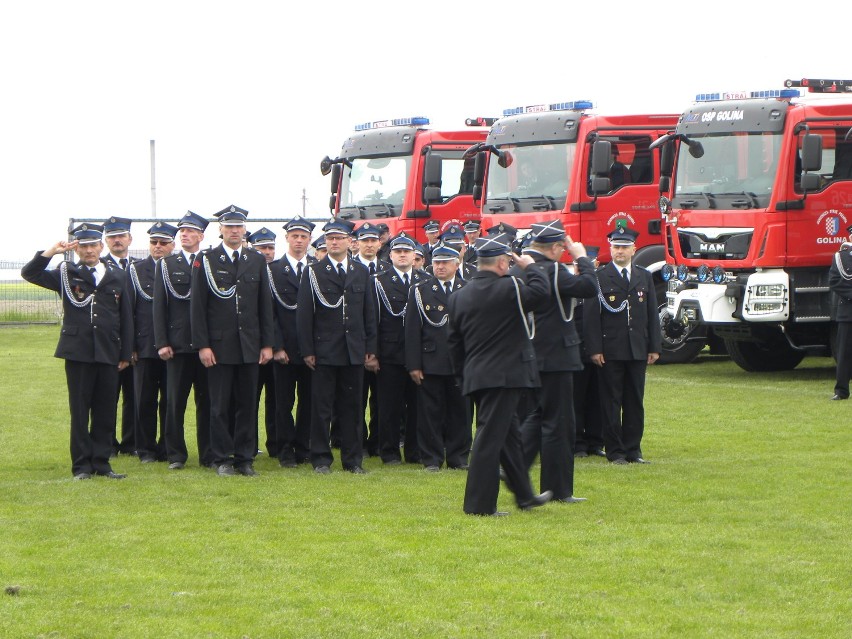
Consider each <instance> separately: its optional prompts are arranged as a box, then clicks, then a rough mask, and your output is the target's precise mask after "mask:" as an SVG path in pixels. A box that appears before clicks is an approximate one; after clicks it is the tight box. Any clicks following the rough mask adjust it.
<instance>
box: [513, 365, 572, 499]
mask: <svg viewBox="0 0 852 639" xmlns="http://www.w3.org/2000/svg"><path fill="white" fill-rule="evenodd" d="M539 375H540V376H541V388H539V389H538V391H537V392H536V394H535V397H536V406H535V407H534V409H533V410H532V411H531V412H530V413H529V414H528V415H527V417H526V419H524V421H523V424H522V426H521V437H522V440H523V446H524V462H525V464H526V466H527V468H528V469H529V467H530V466H531V465H532V463H533V461H535V457H536V455H537V454H539V452H540V453H541V480H540V483H541V486H540V488H541V491H542V492H544V491H545V490H552V491H553V497H554V499H564V498H566V497H571V496H572V495H573V494H574V428H575V426H574V405H573V402H572V395H573V374H572V373H571V372H570V371H556V372H541V373H539Z"/></svg>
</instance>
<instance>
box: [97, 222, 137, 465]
mask: <svg viewBox="0 0 852 639" xmlns="http://www.w3.org/2000/svg"><path fill="white" fill-rule="evenodd" d="M131 223H132V220H130V219H129V218H126V217H116V216H113V217H111V218H109V220H107V221H106V223H104V242H105V243H106V245H107V254H106V255H104V256H103V257H102V258H101V261H102V262H103V263H104V264H105V265H106V267H107V268H109V269H120V270H121V271H124V273H125V274H126V273H127V267H128V266H130V264H131V262H133V258H131V257H130V253H129V250H130V244H131V243H132V242H133V236H132V235H131V234H130V226H131ZM118 385H119V387H118V393H119V395H120V396H121V439H120V440H119V439H118V438H116V437H114V438H113V453H114V454H116V453H120V454H122V455H135V454H136V441H135V439H134V438H135V435H136V407H135V406H134V404H133V401H134V397H135V396H136V393H135V392H134V391H133V368H132V367H131V368H126V369H124V370H123V371H121V372H120V373H119V374H118Z"/></svg>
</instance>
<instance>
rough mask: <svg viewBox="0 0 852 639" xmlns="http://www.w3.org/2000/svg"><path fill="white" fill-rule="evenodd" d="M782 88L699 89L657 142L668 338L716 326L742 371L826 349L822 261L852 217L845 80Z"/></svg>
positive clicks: (851, 102)
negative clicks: (693, 100) (693, 101)
mask: <svg viewBox="0 0 852 639" xmlns="http://www.w3.org/2000/svg"><path fill="white" fill-rule="evenodd" d="M786 87H787V88H785V89H781V90H774V91H760V92H750V93H749V92H735V93H716V94H706V95H699V96H698V97H697V100H696V104H695V105H694V106H693V107H692V108H690V109H688V110H687V111H686V112H685V113H684V114H683V115H682V116H681V118H680V121H679V122H678V125H677V128H676V130H675V131H674V132H673V133H672V134H670V135H668V136H664V137H663V138H661V139H660V140H658V141H657V142H656V143H655V144H654V145H653V146H659V147H660V148H661V151H662V152H661V163H662V168H661V172H662V174H663V178H662V180H661V182H660V190H661V193H663V195H662V197H661V198H660V212H661V213H662V215H663V219H664V228H663V232H664V237H665V245H666V261H667V263H668V264H667V266H666V267H664V272H663V275H664V277H665V278H667V280H668V282H669V291H668V294H667V298H668V299H667V308H666V309H665V311H664V312H662V313H661V316H660V317H661V323H662V328H663V332H664V335H666V336H668V338H669V339H677V340H682V341H684V342H686V343H689V342H690V340H691V336H692V335H693V334H695V333H698V335H699V336H700V335H701V331H702V330H703V329H705V328H706V327H712V329H713V332H714V334H715V335H716V336H718V337H721V338H722V339H724V341H725V345H726V347H727V350H728V353H729V354H730V356H731V358H732V359H733V361H734V362H736V363H737V364H738V365H739V366H740V367H741V368H743V369H745V370H748V371H775V370H789V369H792V368H794V367H795V366H796V365H798V363H799V362H800V361H801V360H802V358H803V357H804V356H805V354H808V353H813V354H823V355H828V354H829V353H830V345H831V342H832V339H833V338H832V330H831V326H832V324H831V321H830V320H831V298H830V294H829V289H828V268H829V265H830V261H831V259H832V255H833V254H834V253H835V252H836V251H837V250H838V248H839V247H840V245H841V244H842V243H843V242H844V240H845V236H846V227H847V226H849V224H850V223H852V135H850V132H852V96H850V95H849V93H850V87H852V82H850V81H842V80H810V79H806V80H795V81H794V80H788V81H787V82H786ZM800 88H802V89H807V90H808V92H809V94H808V95H803V92H802V91H800V90H799V89H800Z"/></svg>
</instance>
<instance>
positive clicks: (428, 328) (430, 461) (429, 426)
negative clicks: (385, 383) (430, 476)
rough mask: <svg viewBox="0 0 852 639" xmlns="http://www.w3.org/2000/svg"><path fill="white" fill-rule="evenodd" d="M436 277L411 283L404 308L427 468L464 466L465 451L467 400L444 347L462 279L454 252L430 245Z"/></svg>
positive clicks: (468, 441) (409, 365) (407, 359)
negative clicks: (453, 297)
mask: <svg viewBox="0 0 852 639" xmlns="http://www.w3.org/2000/svg"><path fill="white" fill-rule="evenodd" d="M432 267H433V270H434V275H435V277H433V278H429V279H426V280H424V281H422V282H420V283H419V284H418V285H417V286H412V287H411V290H410V291H409V295H408V303H407V304H406V308H405V367H406V368H407V369H408V374H409V376H410V377H411V379H412V380H413V381H414V383H415V384H416V385H417V443H418V448H419V449H420V461H421V463H422V464H423V467H424V468H425V469H426V470H427V471H429V472H438V471H439V470H440V469H441V466H442V465H443V464H444V461H446V463H447V468H453V469H456V470H467V468H468V455H469V454H470V444H471V429H470V421H471V414H470V405H469V402H468V401H467V400H466V399H465V397H464V396H463V395H462V392H461V386H460V385H459V381H458V378H456V377H455V376H454V375H453V366H452V362H451V361H450V351H449V348H448V347H447V332H448V327H447V322H448V320H449V318H448V315H449V300H450V296H451V295H453V294H454V293H456V292H458V291H459V290H461V288H462V286H464V282H463V281H462V280H461V278H458V277H456V271H457V270H458V267H459V252H458V251H456V250H455V249H453V248H451V247H449V246H447V245H444V244H439V245H437V246H435V247H433V248H432Z"/></svg>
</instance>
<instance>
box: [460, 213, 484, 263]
mask: <svg viewBox="0 0 852 639" xmlns="http://www.w3.org/2000/svg"><path fill="white" fill-rule="evenodd" d="M480 237H482V222H481V221H480V220H468V221H467V222H465V223H464V239H465V244H466V250H465V252H464V258H463V259H464V261H465V262H466V263H467V264H469V265H471V266H473V267H476V248H474V247H475V245H476V240H478V239H479V238H480Z"/></svg>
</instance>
